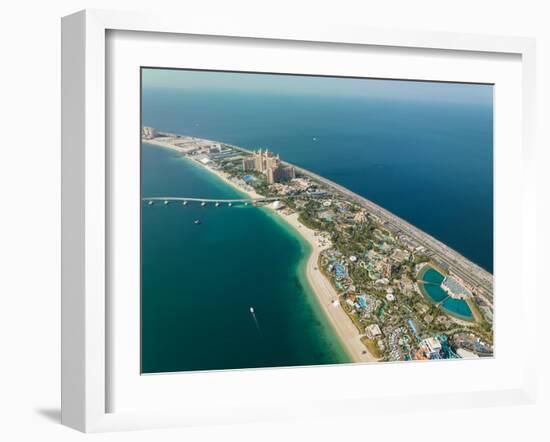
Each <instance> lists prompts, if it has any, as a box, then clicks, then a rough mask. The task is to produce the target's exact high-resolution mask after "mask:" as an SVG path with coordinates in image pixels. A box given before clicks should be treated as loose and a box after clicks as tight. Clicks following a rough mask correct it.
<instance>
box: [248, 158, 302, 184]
mask: <svg viewBox="0 0 550 442" xmlns="http://www.w3.org/2000/svg"><path fill="white" fill-rule="evenodd" d="M243 170H244V171H251V170H254V171H256V172H262V173H263V174H265V175H266V177H267V182H268V183H269V184H273V183H278V182H281V181H288V180H291V179H293V178H295V177H296V172H295V170H294V167H292V166H283V165H282V164H281V159H280V157H279V155H276V156H275V155H274V154H273V152H270V151H269V150H267V149H266V150H265V151H262V149H258V151H256V152H254V153H253V154H252V156H250V157H248V158H245V159H243Z"/></svg>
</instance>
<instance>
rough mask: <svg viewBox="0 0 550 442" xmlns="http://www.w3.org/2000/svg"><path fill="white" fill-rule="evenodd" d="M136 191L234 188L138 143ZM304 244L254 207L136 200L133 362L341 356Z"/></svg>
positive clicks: (196, 366)
mask: <svg viewBox="0 0 550 442" xmlns="http://www.w3.org/2000/svg"><path fill="white" fill-rule="evenodd" d="M142 195H143V196H144V197H146V196H160V195H171V196H178V195H179V196H188V197H190V196H200V197H212V198H231V197H237V196H239V195H238V193H237V191H236V190H234V189H233V188H231V187H230V186H228V185H227V184H225V183H223V182H222V181H221V180H219V179H218V178H217V177H215V176H214V175H212V174H210V173H209V172H207V171H205V170H203V169H202V168H201V167H200V166H198V165H195V164H192V163H191V162H190V161H189V160H185V159H182V158H179V157H178V156H177V155H176V154H175V153H173V152H172V151H169V150H165V149H162V148H158V147H153V146H150V145H145V144H144V145H142ZM196 219H200V220H201V221H202V224H201V225H195V224H194V220H196ZM308 247H309V245H308V244H307V243H304V242H303V241H302V240H301V238H300V237H299V236H297V235H296V234H295V233H294V232H293V230H292V229H291V228H290V227H289V226H287V225H286V224H285V223H283V222H282V221H281V220H277V219H276V218H274V217H273V216H272V215H270V214H269V213H268V212H267V211H265V210H263V209H259V208H254V207H231V208H229V207H218V208H215V207H214V206H207V207H201V206H200V205H198V204H195V205H191V204H190V205H189V206H188V207H183V206H181V205H180V204H175V203H174V204H170V205H169V206H167V207H165V206H164V205H163V204H155V205H153V206H148V205H147V204H145V203H144V204H143V205H142V371H143V372H144V373H155V372H171V371H185V370H212V369H232V368H253V367H277V366H296V365H312V364H315V365H316V364H332V363H340V362H349V359H348V356H347V355H346V354H345V352H344V350H343V349H342V347H341V344H340V342H339V340H338V338H337V337H336V336H335V335H334V333H333V331H332V329H331V327H330V326H329V324H327V320H326V318H325V317H324V316H323V313H322V311H321V310H320V308H319V306H318V305H317V303H316V302H315V300H314V298H313V297H312V296H313V295H312V294H311V292H310V288H309V286H308V285H307V281H306V279H305V276H304V274H303V262H304V259H305V258H306V257H307V254H308V251H309V248H308ZM251 306H252V307H254V310H255V314H256V321H257V323H256V322H255V320H254V318H253V317H252V315H251V313H250V311H249V309H250V307H251Z"/></svg>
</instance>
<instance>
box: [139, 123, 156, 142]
mask: <svg viewBox="0 0 550 442" xmlns="http://www.w3.org/2000/svg"><path fill="white" fill-rule="evenodd" d="M157 136H158V132H157V130H156V129H155V128H154V127H148V126H144V127H143V128H142V129H141V137H142V138H144V139H146V140H152V139H153V138H156V137H157Z"/></svg>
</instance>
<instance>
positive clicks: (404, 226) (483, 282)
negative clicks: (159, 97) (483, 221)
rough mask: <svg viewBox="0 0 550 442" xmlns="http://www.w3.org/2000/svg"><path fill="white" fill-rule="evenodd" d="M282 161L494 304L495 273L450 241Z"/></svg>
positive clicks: (305, 170)
mask: <svg viewBox="0 0 550 442" xmlns="http://www.w3.org/2000/svg"><path fill="white" fill-rule="evenodd" d="M166 135H168V134H166ZM170 135H171V136H177V135H175V134H170ZM194 140H200V141H204V142H211V143H213V144H214V143H216V144H222V145H225V146H227V147H231V148H233V149H235V150H237V151H240V152H244V153H246V154H253V153H254V152H253V151H252V150H249V149H245V148H243V147H240V146H235V145H232V144H228V143H223V142H220V141H213V140H206V139H199V138H194ZM281 163H283V164H284V165H287V166H292V167H294V168H295V170H296V172H297V174H301V175H303V176H307V177H309V178H310V179H312V180H313V181H316V182H318V183H320V184H323V185H325V186H326V187H328V188H330V189H332V190H333V191H335V192H337V193H339V194H340V195H343V196H345V197H346V198H348V199H351V200H354V201H356V202H357V203H359V204H360V205H361V206H362V207H364V208H365V209H366V210H367V211H368V212H370V213H372V214H374V215H376V216H377V217H378V218H380V220H381V221H382V222H383V223H384V225H385V227H386V228H387V229H388V230H390V231H392V232H393V233H395V234H404V235H406V236H408V237H409V238H411V239H412V240H414V241H415V242H416V243H417V244H418V245H420V246H423V247H425V248H426V250H427V253H428V254H429V256H430V257H431V258H432V259H433V260H434V261H435V262H436V263H440V264H443V265H445V266H447V267H448V269H449V270H450V271H452V272H454V273H455V274H456V275H458V276H459V277H460V278H462V279H463V280H464V281H466V282H467V283H469V284H471V285H472V286H473V287H477V288H481V289H482V290H483V292H484V293H483V294H482V295H481V297H482V298H483V299H485V300H486V301H487V302H488V303H489V304H490V305H492V304H493V275H492V274H490V273H489V272H487V271H486V270H484V269H482V268H481V267H480V266H478V265H477V264H475V263H473V262H471V261H470V260H468V259H467V258H465V257H464V256H462V255H461V254H460V253H458V252H457V251H455V250H453V249H451V248H450V247H448V246H447V245H445V244H443V243H442V242H441V241H439V240H437V239H435V238H434V237H433V236H431V235H429V234H427V233H426V232H423V231H422V230H420V229H418V228H417V227H415V226H413V225H412V224H410V223H408V222H407V221H405V220H403V219H402V218H399V217H398V216H397V215H395V214H393V213H391V212H389V211H388V210H386V209H384V208H383V207H381V206H379V205H378V204H376V203H373V202H372V201H370V200H368V199H366V198H364V197H362V196H361V195H358V194H356V193H354V192H352V191H351V190H349V189H346V188H345V187H343V186H341V185H339V184H337V183H335V182H333V181H331V180H329V179H327V178H324V177H322V176H320V175H317V174H316V173H313V172H311V171H309V170H307V169H304V168H301V167H298V166H296V165H294V164H292V163H288V162H286V161H281ZM284 198H288V197H284ZM284 198H283V197H282V198H272V199H269V198H264V199H263V201H273V200H276V199H284ZM157 199H158V200H162V199H163V198H157ZM172 199H175V198H172ZM164 200H170V198H164ZM180 200H182V201H184V200H188V201H192V199H191V198H188V199H185V198H180ZM197 201H201V202H202V201H205V202H206V201H212V202H223V201H222V200H204V199H197ZM233 201H235V202H241V201H242V202H244V201H248V202H254V200H232V201H231V202H233ZM256 201H261V200H256ZM228 202H229V201H228Z"/></svg>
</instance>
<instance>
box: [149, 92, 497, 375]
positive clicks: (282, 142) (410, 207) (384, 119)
mask: <svg viewBox="0 0 550 442" xmlns="http://www.w3.org/2000/svg"><path fill="white" fill-rule="evenodd" d="M142 125H146V126H153V127H156V128H157V129H159V130H161V131H166V132H174V133H181V134H186V135H192V136H197V137H201V138H209V139H213V140H219V141H222V142H227V143H230V144H235V145H240V146H243V147H246V148H250V149H257V148H260V147H261V148H269V149H270V150H272V151H274V152H275V153H279V154H280V155H281V158H282V159H284V160H286V161H289V162H292V163H295V164H297V165H299V166H302V167H305V168H307V169H310V170H311V171H313V172H316V173H318V174H320V175H323V176H325V177H327V178H329V179H331V180H333V181H335V182H337V183H339V184H341V185H343V186H345V187H347V188H349V189H350V190H352V191H354V192H356V193H358V194H361V195H363V196H364V197H366V198H368V199H371V200H372V201H374V202H376V203H378V204H379V205H381V206H382V207H384V208H386V209H388V210H390V211H392V212H393V213H395V214H397V215H398V216H400V217H402V218H404V219H406V220H407V221H409V222H410V223H412V224H413V225H415V226H417V227H419V228H420V229H422V230H424V231H426V232H427V233H429V234H431V235H433V236H434V237H436V238H437V239H439V240H441V241H442V242H444V243H445V244H447V245H449V246H450V247H452V248H453V249H455V250H457V251H458V252H460V253H462V254H463V255H464V256H466V257H468V258H469V259H470V260H472V261H473V262H475V263H477V264H479V265H480V266H482V267H483V268H485V269H486V270H488V271H490V272H492V270H493V264H492V262H493V206H492V204H493V177H492V164H493V153H492V107H491V106H486V105H480V104H476V103H475V102H468V101H467V100H465V101H462V102H453V103H450V102H445V101H437V100H424V99H410V98H409V99H403V100H400V99H396V98H395V97H393V98H392V99H388V100H385V99H384V98H380V97H377V98H367V97H353V96H346V97H343V96H342V97H340V96H336V95H332V96H331V95H326V96H325V95H314V94H313V95H312V94H300V93H288V94H280V93H279V94H275V93H269V92H263V93H259V92H255V93H249V92H243V91H234V90H204V89H181V88H144V89H143V92H142ZM236 194H237V192H236V191H235V190H234V189H232V188H231V187H229V186H228V185H227V184H225V183H223V182H222V181H220V180H219V179H218V178H217V177H215V176H213V175H212V174H210V173H208V172H206V171H204V170H202V169H201V168H200V166H198V165H194V164H192V163H191V162H190V161H188V160H185V159H182V158H178V156H177V155H176V154H175V153H174V152H171V151H169V150H165V149H161V148H158V147H152V146H150V145H146V144H144V145H142V196H143V197H146V196H164V195H170V196H178V195H180V196H189V197H190V196H200V197H213V198H223V197H231V196H235V195H236ZM195 219H200V220H201V221H202V224H200V225H195V224H194V223H193V221H194V220H195ZM307 247H308V245H307V244H304V242H303V241H302V240H301V239H300V237H299V236H297V235H296V234H295V233H294V232H293V231H292V230H291V229H290V228H289V227H287V226H286V225H284V224H283V223H282V222H281V221H278V220H276V219H275V218H273V217H272V216H270V215H269V214H268V213H266V211H265V210H260V209H257V208H253V207H249V208H237V207H234V208H228V207H219V208H213V207H206V208H205V207H200V206H198V205H196V206H192V207H186V208H183V207H181V206H180V205H177V204H175V203H174V204H170V205H169V206H168V207H164V206H163V205H161V204H156V205H154V206H145V205H144V206H143V211H142V371H143V372H144V373H152V372H169V371H185V370H210V369H231V368H253V367H277V366H296V365H311V364H313V365H317V364H331V363H340V362H348V361H349V359H348V357H347V355H346V354H345V353H344V351H343V349H342V346H341V345H340V343H339V341H338V339H337V337H336V336H335V335H334V333H333V331H332V329H331V327H330V326H329V325H328V323H327V320H326V318H325V317H324V315H323V313H322V311H321V310H320V308H319V306H318V305H317V303H316V301H315V299H314V298H313V295H312V293H311V289H310V288H309V287H308V284H307V281H306V278H305V275H304V274H303V272H304V265H303V260H304V259H305V256H306V255H307ZM250 307H253V308H254V310H255V315H256V321H257V322H255V320H254V318H253V316H252V315H251V313H250V310H249V309H250Z"/></svg>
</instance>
